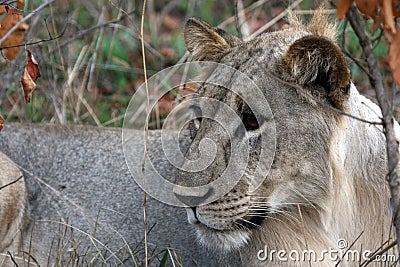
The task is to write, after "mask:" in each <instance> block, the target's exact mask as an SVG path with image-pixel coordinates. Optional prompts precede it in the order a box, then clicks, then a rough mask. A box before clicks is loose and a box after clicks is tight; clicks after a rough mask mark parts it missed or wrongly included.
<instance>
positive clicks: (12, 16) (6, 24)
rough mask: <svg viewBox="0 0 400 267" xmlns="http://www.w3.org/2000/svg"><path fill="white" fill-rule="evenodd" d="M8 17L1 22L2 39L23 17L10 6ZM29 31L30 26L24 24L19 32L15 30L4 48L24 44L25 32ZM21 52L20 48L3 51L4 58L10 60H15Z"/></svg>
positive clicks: (6, 8) (0, 32) (0, 36)
mask: <svg viewBox="0 0 400 267" xmlns="http://www.w3.org/2000/svg"><path fill="white" fill-rule="evenodd" d="M5 10H6V11H7V15H6V16H5V17H4V19H3V20H2V21H1V22H0V24H1V27H0V38H2V37H3V36H4V35H5V34H6V33H7V32H8V31H9V30H10V29H11V28H12V27H14V25H15V24H17V23H18V22H19V21H20V20H21V19H22V15H21V12H19V11H18V10H16V9H13V8H11V7H9V6H6V7H5ZM27 29H29V26H28V24H26V23H22V24H21V25H20V26H19V27H18V29H17V30H15V31H14V32H13V33H12V34H11V35H10V36H9V37H8V38H7V39H6V40H5V41H4V42H3V43H2V44H0V45H2V46H15V45H20V44H22V43H23V41H24V38H25V31H26V30H27ZM18 51H19V47H13V48H7V49H4V50H3V54H4V56H5V57H6V58H7V59H8V60H13V59H14V58H15V57H16V55H17V53H18Z"/></svg>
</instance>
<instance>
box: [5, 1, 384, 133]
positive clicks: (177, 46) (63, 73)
mask: <svg viewBox="0 0 400 267" xmlns="http://www.w3.org/2000/svg"><path fill="white" fill-rule="evenodd" d="M2 1H3V2H5V1H4V0H1V1H0V3H1V2H2ZM239 2H240V3H239ZM320 2H321V1H311V0H303V1H293V2H287V1H277V0H268V1H267V0H259V1H247V0H244V1H236V0H222V1H215V0H187V1H182V0H179V1H177V0H173V1H167V0H161V1H155V0H149V1H148V2H147V9H146V14H145V25H144V39H145V40H146V49H145V50H146V65H147V72H148V75H149V76H151V75H152V74H154V73H156V72H158V71H160V70H162V69H164V68H166V67H169V66H172V65H174V64H176V63H178V62H183V61H185V60H186V57H184V55H185V47H184V42H183V34H182V29H183V27H184V24H185V21H186V19H187V18H189V17H191V16H197V17H200V18H202V19H204V20H206V21H208V22H209V23H210V24H212V25H219V26H220V27H221V28H223V29H225V30H227V31H229V32H231V33H233V34H236V35H239V33H238V31H237V28H238V27H237V26H236V25H237V24H236V23H235V17H234V15H235V6H237V4H238V3H239V4H241V3H242V4H243V9H244V11H245V12H244V16H243V17H244V19H245V23H243V24H242V25H240V30H241V32H242V33H245V34H246V33H247V34H251V33H254V32H257V30H259V29H260V28H262V29H264V31H274V30H277V29H280V28H281V27H282V26H283V25H284V24H285V14H286V13H285V9H286V8H287V7H288V6H291V7H292V8H293V10H295V13H298V14H300V15H301V16H302V17H304V19H307V17H308V16H309V15H310V13H312V9H315V7H316V6H318V5H319V4H320ZM42 3H43V1H26V3H25V7H24V13H23V15H24V16H25V15H26V14H29V13H30V12H31V11H32V10H35V8H37V7H38V6H39V5H40V4H42ZM142 4H143V3H142V1H130V0H129V1H128V0H101V1H94V0H87V1H75V0H73V1H67V0H55V1H53V2H52V3H51V4H50V5H48V6H47V7H46V8H44V9H43V10H42V11H41V12H38V13H37V14H34V16H32V18H31V19H30V20H28V21H27V23H28V24H29V30H28V31H27V33H26V38H25V41H26V42H36V41H40V40H44V39H49V38H54V37H55V36H59V35H61V37H60V38H58V39H54V40H52V41H47V42H43V43H40V44H37V45H32V46H29V47H28V48H29V49H30V50H31V51H32V53H33V54H34V55H35V57H36V59H37V61H38V64H39V68H40V71H41V77H40V78H39V79H38V81H37V89H36V91H35V92H34V93H33V97H32V98H31V103H29V104H25V101H24V96H23V91H22V89H21V84H20V77H21V75H22V72H23V68H24V64H25V63H24V62H25V57H26V54H25V52H24V47H22V48H21V49H20V51H19V54H18V55H17V57H16V58H15V59H14V60H12V61H8V60H6V59H5V58H4V57H0V77H1V81H2V82H1V83H0V114H1V115H2V116H3V117H4V118H5V120H6V122H7V121H19V122H50V123H75V124H91V125H102V126H116V127H120V126H121V125H122V122H123V116H124V112H125V109H126V107H127V105H128V103H129V100H130V98H131V97H132V95H133V94H134V92H135V89H136V88H137V87H138V86H140V84H141V83H142V82H143V80H144V77H143V76H144V75H143V63H142V54H141V44H140V20H141V10H142ZM239 8H240V5H239ZM327 8H328V12H330V13H331V14H332V17H333V19H335V17H334V16H335V13H334V8H335V7H334V6H332V5H331V4H328V5H327ZM310 10H311V11H310ZM3 16H4V15H3ZM279 18H281V19H279ZM0 19H1V16H0ZM271 21H272V22H271ZM367 24H368V25H367V26H368V27H369V28H370V29H371V28H372V24H373V22H372V21H370V22H368V21H367ZM265 25H267V26H268V25H269V26H268V27H265ZM344 26H345V25H343V23H341V25H340V27H341V29H344ZM345 32H346V35H345V36H346V45H345V49H346V51H348V52H349V55H350V54H351V55H353V57H355V58H357V57H361V51H360V49H359V45H358V40H357V38H356V37H355V36H354V34H353V33H352V32H351V30H350V27H346V29H345ZM371 32H372V31H371ZM375 37H376V38H375V39H374V40H375V42H374V44H375V46H376V49H375V53H376V56H377V57H378V58H379V59H380V62H381V63H382V64H383V65H385V64H386V61H385V60H386V58H385V55H387V47H386V45H385V42H384V41H383V40H382V39H383V38H381V37H382V36H381V34H380V31H379V30H378V31H377V32H376V33H375ZM0 48H1V46H0ZM349 61H351V60H349ZM360 64H362V63H360ZM351 69H352V73H353V79H354V81H355V83H356V84H357V85H358V88H359V89H360V90H361V91H363V92H364V93H367V94H370V95H374V92H373V91H372V90H369V88H368V81H367V79H365V74H364V73H363V72H362V71H360V68H359V67H358V66H357V64H354V63H352V67H351ZM389 76H390V75H387V79H390V77H389ZM163 100H164V101H165V102H166V104H168V102H170V101H173V97H170V96H166V97H165V99H163ZM166 109H168V105H167V108H166ZM165 111H167V110H165ZM162 115H163V114H161V115H160V116H162Z"/></svg>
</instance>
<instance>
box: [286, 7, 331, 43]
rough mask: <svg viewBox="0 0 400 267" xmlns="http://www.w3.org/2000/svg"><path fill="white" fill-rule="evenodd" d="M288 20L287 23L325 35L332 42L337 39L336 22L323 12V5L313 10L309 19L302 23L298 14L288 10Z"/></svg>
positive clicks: (296, 27)
mask: <svg viewBox="0 0 400 267" xmlns="http://www.w3.org/2000/svg"><path fill="white" fill-rule="evenodd" d="M288 22H289V25H290V26H291V27H293V28H295V29H299V30H303V31H307V32H309V33H312V34H315V35H319V36H323V37H326V38H328V39H330V40H332V41H333V42H336V40H337V26H336V23H335V22H334V21H332V20H331V19H329V16H328V15H327V14H326V13H325V12H324V7H323V6H321V7H319V8H318V9H317V10H315V13H314V15H313V17H312V19H311V21H310V22H308V23H304V22H303V21H302V20H301V19H300V18H299V17H298V16H296V15H294V14H293V12H289V15H288Z"/></svg>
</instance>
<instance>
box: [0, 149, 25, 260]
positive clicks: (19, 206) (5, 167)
mask: <svg viewBox="0 0 400 267" xmlns="http://www.w3.org/2000/svg"><path fill="white" fill-rule="evenodd" d="M17 180H18V181H17ZM14 181H17V182H15V183H13V182H14ZM10 183H13V184H10ZM7 184H10V185H9V186H6V187H5V188H3V189H0V259H1V258H2V257H1V253H6V252H7V251H10V253H12V254H13V255H14V254H15V253H18V251H19V250H20V245H21V236H22V235H21V231H22V228H23V225H24V221H25V219H24V216H25V211H26V203H27V202H26V189H25V182H24V179H23V177H22V173H21V172H20V171H19V169H18V168H17V167H16V166H15V164H14V163H13V162H12V161H11V160H10V159H9V158H8V157H7V156H6V155H4V154H3V153H1V152H0V187H2V186H5V185H7Z"/></svg>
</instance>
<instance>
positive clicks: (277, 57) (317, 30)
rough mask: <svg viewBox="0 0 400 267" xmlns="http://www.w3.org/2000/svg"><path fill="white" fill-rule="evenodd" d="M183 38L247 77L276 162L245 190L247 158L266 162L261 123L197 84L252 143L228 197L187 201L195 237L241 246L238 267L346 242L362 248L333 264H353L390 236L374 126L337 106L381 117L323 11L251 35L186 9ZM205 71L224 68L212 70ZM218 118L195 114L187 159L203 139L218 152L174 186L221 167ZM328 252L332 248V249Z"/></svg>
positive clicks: (225, 145) (298, 260)
mask: <svg viewBox="0 0 400 267" xmlns="http://www.w3.org/2000/svg"><path fill="white" fill-rule="evenodd" d="M184 37H185V43H186V47H187V49H188V51H189V52H190V53H191V55H192V56H193V58H194V60H206V61H214V62H218V63H222V64H225V65H228V66H230V67H233V68H235V69H237V70H239V71H240V72H242V73H244V74H246V75H247V76H249V77H250V78H251V79H252V80H253V81H254V82H255V83H256V84H257V85H258V87H259V88H260V89H261V90H262V92H263V94H264V96H265V98H266V99H267V100H268V103H269V106H270V109H271V110H272V113H273V115H274V120H275V125H276V151H275V156H274V159H273V163H272V167H271V169H270V171H269V172H268V173H265V174H264V176H265V180H264V182H263V183H262V185H261V186H260V187H259V188H258V189H257V190H256V191H254V192H251V191H250V190H249V182H248V181H249V180H250V179H251V177H252V175H253V173H254V166H253V163H254V162H257V161H258V160H261V161H262V160H263V159H259V158H258V155H259V153H258V151H259V150H260V135H261V132H262V131H263V125H262V123H260V122H259V121H257V120H256V118H255V115H254V114H253V113H252V110H251V108H250V107H248V106H247V104H246V103H244V101H243V100H241V99H240V97H238V96H237V95H235V94H234V93H232V92H231V91H230V90H228V89H226V88H222V87H220V86H216V85H210V84H207V83H205V84H204V85H203V86H201V87H200V89H199V91H198V95H199V96H201V97H209V98H213V99H217V100H218V101H221V102H224V103H225V104H226V105H228V106H230V107H231V108H232V109H233V110H235V112H236V113H237V114H238V115H239V116H240V117H241V118H242V121H243V124H244V126H245V128H246V131H247V134H245V135H242V137H241V138H243V142H248V143H249V144H250V146H251V148H252V151H250V154H249V155H250V156H249V161H248V162H249V165H248V167H247V169H246V171H245V174H244V175H243V177H242V178H241V180H240V181H239V183H238V184H237V185H236V186H235V187H234V188H233V189H232V190H231V191H230V192H229V193H228V194H226V195H225V196H223V197H222V198H220V199H219V200H217V201H214V202H212V203H209V204H206V205H199V206H194V207H191V208H187V215H188V220H189V222H190V223H191V224H193V225H194V227H195V228H196V232H197V236H198V239H199V240H200V242H201V243H202V244H204V245H205V246H207V247H209V248H210V249H212V250H213V251H219V252H222V253H224V252H228V251H235V250H238V251H239V252H240V254H241V257H242V262H243V265H245V266H266V265H267V266H270V265H273V266H309V264H311V266H334V265H335V264H336V263H337V262H339V261H340V258H341V256H343V253H344V252H345V251H346V249H350V251H352V252H353V254H355V255H356V256H357V252H358V253H359V254H358V255H359V256H360V257H359V258H357V257H356V256H355V258H351V257H346V256H343V259H342V260H341V263H340V264H342V265H351V266H354V265H357V266H358V264H359V263H360V262H364V261H365V260H368V254H367V256H366V257H363V256H362V255H363V254H362V252H363V251H366V250H369V251H371V252H374V251H375V250H377V249H379V248H380V247H381V246H382V245H383V246H384V245H387V244H388V243H390V242H392V241H393V237H392V235H391V227H392V226H391V212H390V196H389V191H388V187H387V182H386V179H385V177H386V173H387V160H386V156H385V155H386V154H385V153H386V152H385V138H384V135H383V133H382V127H381V126H379V125H378V126H377V125H374V124H369V123H365V122H362V121H360V120H357V119H354V118H350V117H348V116H346V115H344V114H343V113H348V114H351V115H353V116H355V117H358V118H361V119H363V120H366V121H371V122H379V121H380V119H379V118H380V116H381V111H380V109H379V107H378V106H377V105H375V104H374V103H372V102H371V101H370V100H368V99H367V98H365V97H363V96H361V95H360V94H359V93H358V91H357V89H356V87H355V86H354V84H353V83H352V81H351V75H350V71H349V68H348V65H347V63H346V59H345V57H344V55H343V53H342V52H341V50H340V48H339V47H338V46H337V45H336V44H335V40H336V29H335V25H334V24H332V23H330V22H329V20H328V18H327V17H325V16H324V15H322V12H318V13H317V14H316V15H315V16H314V17H313V19H312V20H311V22H310V23H309V24H307V25H303V24H302V23H300V22H299V20H298V19H296V18H292V19H291V20H290V26H289V27H288V28H287V29H284V30H281V31H278V32H273V33H265V34H263V35H261V36H259V37H257V38H256V39H254V40H251V41H248V42H243V41H241V40H239V39H238V38H236V37H234V36H231V35H230V34H228V33H226V32H224V31H222V30H220V29H216V28H213V27H212V26H210V25H209V24H208V23H206V22H204V21H201V20H199V19H196V18H192V19H189V20H188V22H187V24H186V28H185V32H184ZM211 75H213V76H214V77H223V76H224V75H223V73H218V69H214V70H212V71H211ZM232 79H233V80H234V79H235V77H233V78H232ZM221 127H222V126H221V125H220V124H218V123H214V122H213V121H212V120H211V119H209V118H202V120H200V121H197V123H196V121H194V122H193V121H192V123H191V125H190V129H191V131H192V144H191V146H190V148H189V149H188V152H187V157H188V158H191V157H194V158H195V157H196V155H193V154H195V153H196V151H198V149H197V147H198V146H199V143H200V141H201V140H202V139H203V138H208V139H211V140H213V141H214V142H215V145H216V146H217V151H218V154H217V157H216V159H215V160H214V162H213V164H212V165H211V166H210V167H209V168H208V169H207V170H205V171H203V172H202V174H201V175H199V174H196V175H194V174H193V173H189V172H188V173H186V174H183V175H181V176H179V178H178V179H177V180H178V183H179V184H180V185H183V186H187V187H191V186H199V185H203V184H207V183H208V182H210V181H213V180H215V179H217V178H218V177H219V176H220V175H221V173H223V171H224V169H225V168H227V165H228V162H229V156H230V150H229V147H230V144H231V140H230V139H229V136H228V135H227V134H224V130H223V129H221ZM396 127H397V128H398V125H396ZM233 138H239V137H237V136H236V137H233ZM184 197H185V198H180V199H182V201H183V202H185V199H187V197H188V196H187V195H185V196H184ZM196 197H198V196H196ZM178 198H179V194H178ZM186 203H187V204H188V206H192V205H190V203H193V202H190V201H187V202H186ZM353 242H354V244H353V245H352V246H351V244H352V243H353ZM329 250H331V251H332V250H333V251H334V252H335V251H336V252H337V253H336V254H334V256H333V257H332V255H331V254H329V253H328V251H329ZM280 251H281V252H280ZM354 251H356V252H354ZM278 252H279V253H278ZM313 253H315V254H314V255H315V256H316V257H314V256H313ZM324 253H326V254H324ZM341 253H342V254H341ZM389 254H390V253H389ZM302 255H305V256H304V257H302ZM364 255H365V253H364ZM369 255H371V254H369ZM391 260H392V261H393V259H391ZM379 264H382V263H379V262H378V265H379ZM379 266H380V265H379Z"/></svg>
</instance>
